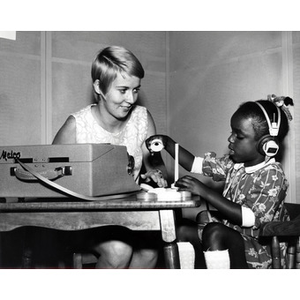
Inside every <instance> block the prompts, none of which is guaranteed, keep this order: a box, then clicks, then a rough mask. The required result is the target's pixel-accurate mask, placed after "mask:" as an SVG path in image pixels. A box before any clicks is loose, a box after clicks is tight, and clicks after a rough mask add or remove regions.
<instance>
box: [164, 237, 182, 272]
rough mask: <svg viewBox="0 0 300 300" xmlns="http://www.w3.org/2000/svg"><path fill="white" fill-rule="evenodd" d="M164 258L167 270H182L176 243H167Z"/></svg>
mask: <svg viewBox="0 0 300 300" xmlns="http://www.w3.org/2000/svg"><path fill="white" fill-rule="evenodd" d="M164 257H165V263H166V268H167V269H180V261H179V252H178V246H177V243H176V242H173V243H166V245H165V246H164Z"/></svg>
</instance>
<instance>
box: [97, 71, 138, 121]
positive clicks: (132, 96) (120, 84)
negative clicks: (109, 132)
mask: <svg viewBox="0 0 300 300" xmlns="http://www.w3.org/2000/svg"><path fill="white" fill-rule="evenodd" d="M140 87H141V79H140V78H138V77H135V76H129V75H127V74H122V75H121V74H120V73H118V74H117V77H116V79H115V80H114V81H113V82H112V84H111V86H110V88H109V90H108V92H107V93H106V95H104V99H103V100H101V102H103V106H104V107H105V109H106V111H107V112H108V113H109V114H110V115H112V116H113V117H115V118H116V119H124V118H126V116H127V115H128V113H129V111H130V109H131V108H132V107H133V105H134V104H135V102H136V101H137V98H138V92H139V89H140Z"/></svg>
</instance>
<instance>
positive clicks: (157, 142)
mask: <svg viewBox="0 0 300 300" xmlns="http://www.w3.org/2000/svg"><path fill="white" fill-rule="evenodd" d="M167 142H168V137H167V136H165V135H160V134H156V135H152V136H150V137H149V138H148V139H147V140H146V141H145V144H146V147H147V149H148V150H149V152H150V153H153V152H160V151H161V150H162V149H163V148H165V147H166V145H167Z"/></svg>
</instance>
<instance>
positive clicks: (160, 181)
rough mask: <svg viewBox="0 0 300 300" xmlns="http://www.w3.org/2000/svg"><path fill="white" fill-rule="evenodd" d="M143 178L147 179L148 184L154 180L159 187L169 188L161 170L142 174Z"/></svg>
mask: <svg viewBox="0 0 300 300" xmlns="http://www.w3.org/2000/svg"><path fill="white" fill-rule="evenodd" d="M141 177H142V178H143V179H145V181H146V182H149V181H150V180H151V179H152V180H153V181H154V182H155V183H156V184H157V185H158V186H159V187H167V186H168V183H167V181H166V180H165V179H164V176H163V173H162V171H161V170H159V169H155V170H150V171H148V172H147V173H145V174H142V175H141Z"/></svg>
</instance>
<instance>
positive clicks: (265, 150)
mask: <svg viewBox="0 0 300 300" xmlns="http://www.w3.org/2000/svg"><path fill="white" fill-rule="evenodd" d="M255 103H256V104H257V105H258V106H259V107H260V108H261V110H262V112H263V113H264V115H265V117H266V120H267V123H268V127H269V134H268V135H264V136H263V137H261V138H260V139H259V141H258V143H257V149H258V151H259V152H260V153H261V154H262V155H266V156H269V157H272V156H275V155H276V154H277V152H278V150H279V145H278V141H277V138H276V137H277V136H278V132H279V128H280V123H281V114H280V110H279V108H278V107H277V105H276V104H274V103H273V104H274V105H275V107H276V109H277V114H278V120H277V123H276V122H275V113H274V117H273V121H272V122H271V120H270V118H269V116H268V114H267V111H266V110H265V109H264V107H263V106H262V105H261V104H260V103H259V102H255Z"/></svg>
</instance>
